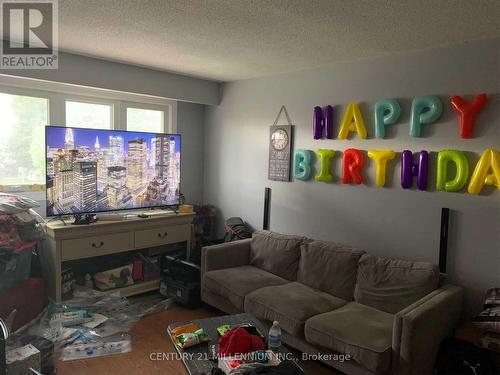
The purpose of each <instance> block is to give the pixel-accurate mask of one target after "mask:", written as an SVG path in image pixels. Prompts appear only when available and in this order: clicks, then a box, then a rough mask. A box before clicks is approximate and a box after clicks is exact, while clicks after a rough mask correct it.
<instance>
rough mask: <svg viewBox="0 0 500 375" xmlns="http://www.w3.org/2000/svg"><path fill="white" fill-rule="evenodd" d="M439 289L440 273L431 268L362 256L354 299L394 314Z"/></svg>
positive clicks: (433, 266) (424, 264)
mask: <svg viewBox="0 0 500 375" xmlns="http://www.w3.org/2000/svg"><path fill="white" fill-rule="evenodd" d="M438 286H439V270H438V268H437V266H436V265H434V264H431V263H425V262H409V261H404V260H395V259H388V258H378V257H375V256H373V255H363V256H362V257H361V259H360V260H359V268H358V277H357V282H356V288H355V291H354V299H355V300H356V301H357V302H359V303H361V304H363V305H368V306H371V307H374V308H376V309H379V310H382V311H385V312H388V313H392V314H395V313H397V312H398V311H400V310H402V309H404V308H405V307H406V306H408V305H411V304H412V303H413V302H416V301H418V300H419V299H420V298H422V297H423V296H425V295H426V294H428V293H430V292H432V291H433V290H435V289H436V288H437V287H438Z"/></svg>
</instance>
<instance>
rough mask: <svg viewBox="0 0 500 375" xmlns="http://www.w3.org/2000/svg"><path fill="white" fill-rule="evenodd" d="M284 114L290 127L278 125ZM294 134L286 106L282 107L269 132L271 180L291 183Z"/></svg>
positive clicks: (269, 170) (269, 176)
mask: <svg viewBox="0 0 500 375" xmlns="http://www.w3.org/2000/svg"><path fill="white" fill-rule="evenodd" d="M282 112H284V113H285V115H286V118H287V120H288V125H277V123H278V120H279V118H280V116H281V113H282ZM292 132H293V125H292V123H291V121H290V117H289V116H288V113H287V111H286V108H285V106H282V107H281V109H280V111H279V113H278V116H277V117H276V121H274V124H273V125H272V126H271V128H270V132H269V169H268V179H269V180H274V181H290V169H291V166H290V163H291V154H292Z"/></svg>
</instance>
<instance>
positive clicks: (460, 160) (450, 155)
mask: <svg viewBox="0 0 500 375" xmlns="http://www.w3.org/2000/svg"><path fill="white" fill-rule="evenodd" d="M449 162H453V163H455V167H456V170H457V171H456V174H455V178H454V179H453V180H451V181H447V176H446V175H447V171H448V163H449ZM468 178H469V162H468V161H467V158H466V156H465V154H464V153H463V152H462V151H456V150H443V151H439V153H438V156H437V178H436V189H437V190H445V191H458V190H460V189H462V188H463V187H464V186H465V184H466V183H467V179H468Z"/></svg>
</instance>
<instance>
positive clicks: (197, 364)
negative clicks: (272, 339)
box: [167, 313, 303, 375]
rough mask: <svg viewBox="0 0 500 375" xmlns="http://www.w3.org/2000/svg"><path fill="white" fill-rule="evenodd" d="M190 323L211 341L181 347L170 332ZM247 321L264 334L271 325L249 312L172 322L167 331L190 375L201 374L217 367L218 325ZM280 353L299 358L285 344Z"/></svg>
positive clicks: (284, 355) (290, 358)
mask: <svg viewBox="0 0 500 375" xmlns="http://www.w3.org/2000/svg"><path fill="white" fill-rule="evenodd" d="M189 323H194V324H196V325H198V327H200V328H203V330H204V331H205V333H206V334H207V335H208V337H209V338H210V341H208V342H206V343H203V344H199V345H196V346H193V347H191V348H187V349H181V348H179V347H178V346H177V345H176V344H175V342H174V341H173V339H172V336H171V335H170V332H171V331H172V330H173V329H174V328H176V327H179V326H182V325H185V324H189ZM247 323H248V324H251V325H253V326H254V327H256V328H257V330H259V331H260V333H261V334H262V335H264V336H267V331H268V330H269V327H267V326H266V325H264V324H263V323H261V322H260V321H259V320H258V319H257V318H255V317H254V316H252V315H250V314H247V313H243V314H236V315H223V316H217V317H213V318H206V319H197V320H192V321H186V322H177V323H172V324H170V325H169V326H168V328H167V333H168V336H169V337H170V339H171V340H172V343H173V344H174V347H175V349H176V350H177V354H178V356H179V358H180V359H181V360H182V362H183V363H184V365H185V366H186V369H187V371H188V373H189V375H200V374H204V373H207V372H209V371H210V370H211V369H212V368H213V367H217V352H218V350H219V338H220V336H219V333H218V332H217V327H220V326H221V325H224V324H229V325H230V326H232V327H233V326H239V325H244V324H247ZM279 354H280V357H281V358H284V359H289V360H292V361H294V362H296V360H297V359H296V357H295V356H294V355H293V353H292V352H291V351H290V350H288V349H287V348H286V347H285V346H283V345H282V346H281V347H280V350H279ZM297 366H298V365H297ZM302 371H303V370H302Z"/></svg>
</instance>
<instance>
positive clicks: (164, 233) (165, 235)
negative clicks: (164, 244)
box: [158, 232, 168, 238]
mask: <svg viewBox="0 0 500 375" xmlns="http://www.w3.org/2000/svg"><path fill="white" fill-rule="evenodd" d="M167 234H168V233H167V232H163V233H158V237H160V238H165V237H167Z"/></svg>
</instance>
